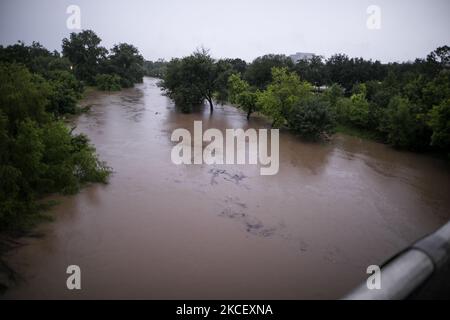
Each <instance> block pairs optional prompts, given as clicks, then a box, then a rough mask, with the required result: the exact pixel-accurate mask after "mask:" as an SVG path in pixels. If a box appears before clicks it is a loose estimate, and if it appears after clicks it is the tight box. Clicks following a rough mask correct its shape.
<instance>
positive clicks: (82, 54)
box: [62, 30, 108, 85]
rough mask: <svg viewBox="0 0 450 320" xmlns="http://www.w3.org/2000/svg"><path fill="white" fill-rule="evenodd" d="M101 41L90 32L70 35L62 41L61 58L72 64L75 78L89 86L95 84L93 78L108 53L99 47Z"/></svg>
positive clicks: (85, 31)
mask: <svg viewBox="0 0 450 320" xmlns="http://www.w3.org/2000/svg"><path fill="white" fill-rule="evenodd" d="M100 42H101V39H100V38H99V37H98V36H97V35H96V34H95V32H94V31H92V30H84V31H82V32H80V33H74V32H73V33H71V34H70V38H69V39H67V38H64V39H63V41H62V53H63V56H64V57H66V58H68V59H69V60H70V62H71V63H72V64H73V69H74V72H75V76H76V77H77V78H78V79H79V80H83V81H86V82H87V83H88V84H90V85H94V84H95V76H96V75H97V74H98V73H99V71H100V65H101V64H102V62H103V61H105V59H106V55H107V53H108V51H107V50H106V49H105V48H104V47H101V46H100Z"/></svg>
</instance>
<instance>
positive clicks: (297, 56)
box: [289, 52, 314, 63]
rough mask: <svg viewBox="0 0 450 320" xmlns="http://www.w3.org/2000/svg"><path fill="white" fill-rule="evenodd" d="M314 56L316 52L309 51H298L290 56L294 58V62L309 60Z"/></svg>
mask: <svg viewBox="0 0 450 320" xmlns="http://www.w3.org/2000/svg"><path fill="white" fill-rule="evenodd" d="M313 56H314V53H309V52H297V53H296V54H291V55H290V56H289V58H291V59H292V61H293V62H294V63H297V62H299V61H300V60H309V59H311V58H312V57H313Z"/></svg>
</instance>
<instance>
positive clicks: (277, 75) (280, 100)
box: [257, 68, 312, 127]
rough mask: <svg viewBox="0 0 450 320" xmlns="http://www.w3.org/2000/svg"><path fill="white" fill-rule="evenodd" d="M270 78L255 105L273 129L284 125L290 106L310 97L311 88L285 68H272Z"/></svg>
mask: <svg viewBox="0 0 450 320" xmlns="http://www.w3.org/2000/svg"><path fill="white" fill-rule="evenodd" d="M272 78H273V80H272V82H271V83H270V84H269V85H268V86H267V89H266V90H265V91H263V92H261V93H260V94H259V95H258V99H257V105H258V106H259V108H260V109H261V111H262V112H263V113H264V114H265V115H267V116H268V117H270V118H271V119H272V121H273V122H272V126H273V127H280V126H283V125H284V124H285V121H286V117H287V116H288V114H289V113H290V111H291V108H292V106H293V105H294V104H296V103H297V102H298V101H299V100H300V99H304V98H306V97H308V96H309V95H311V91H312V86H311V84H309V83H308V82H306V81H301V80H300V78H299V77H298V75H297V74H296V73H295V72H289V71H288V69H286V68H273V69H272Z"/></svg>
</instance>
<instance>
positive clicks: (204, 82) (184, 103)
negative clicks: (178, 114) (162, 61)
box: [161, 49, 219, 112]
mask: <svg viewBox="0 0 450 320" xmlns="http://www.w3.org/2000/svg"><path fill="white" fill-rule="evenodd" d="M218 79H219V69H218V67H217V65H216V63H215V61H214V59H213V58H212V57H211V56H210V55H209V53H208V51H207V50H205V49H202V50H198V51H196V52H194V53H193V54H192V55H190V56H187V57H185V58H183V59H173V60H172V61H170V62H169V63H168V65H167V70H166V74H165V76H164V78H163V80H162V82H161V87H162V88H163V89H164V90H165V91H166V93H167V95H168V96H169V97H170V98H172V99H173V100H174V101H175V103H176V104H177V105H179V106H181V107H182V108H183V110H185V111H190V110H191V109H192V107H193V106H195V105H197V104H201V103H203V101H204V100H206V101H208V103H209V106H210V110H211V112H213V110H214V103H213V98H214V94H215V92H217V90H218V88H219V82H218Z"/></svg>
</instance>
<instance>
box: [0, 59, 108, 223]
mask: <svg viewBox="0 0 450 320" xmlns="http://www.w3.org/2000/svg"><path fill="white" fill-rule="evenodd" d="M53 76H54V77H55V80H49V81H46V80H45V79H43V78H42V77H40V76H37V75H33V74H31V73H30V72H29V71H28V70H27V69H26V68H25V67H24V66H21V65H17V64H4V63H2V64H0V231H17V230H19V229H22V228H24V227H27V226H29V225H30V224H31V223H32V222H33V221H34V220H35V219H36V217H38V214H39V212H38V211H39V206H38V205H37V202H36V200H37V199H39V198H40V197H41V196H42V195H44V194H46V193H49V192H63V193H73V192H75V191H77V190H78V189H79V188H80V186H82V185H83V184H84V183H86V182H106V179H107V177H108V174H109V172H110V171H109V168H107V167H106V166H105V164H104V163H102V162H100V161H99V160H98V158H97V156H96V154H95V149H94V148H93V147H92V146H91V145H90V144H89V142H88V140H87V138H86V137H84V136H79V135H78V136H73V135H72V134H71V133H70V131H69V130H68V128H67V127H66V126H65V125H64V123H62V122H59V121H57V120H55V118H54V117H53V116H52V115H51V114H49V113H48V111H54V110H52V108H53V106H54V103H55V101H57V102H59V103H60V105H58V108H59V109H58V110H63V109H64V108H66V106H65V105H64V103H65V102H64V101H65V100H59V99H61V98H64V99H65V98H67V97H64V96H62V97H61V96H58V95H59V94H60V92H57V91H56V90H55V87H56V86H57V85H61V86H63V85H65V84H66V82H70V81H73V80H74V79H73V78H72V77H73V76H72V75H71V74H69V75H67V74H65V71H62V72H56V73H55V74H54V75H53ZM61 83H62V84H61ZM70 87H71V86H70V85H69V86H68V88H70ZM59 89H61V88H59ZM55 112H56V111H55Z"/></svg>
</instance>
